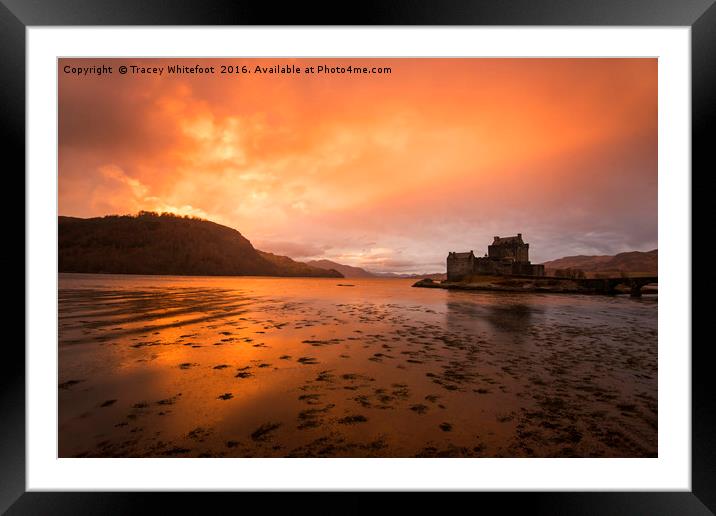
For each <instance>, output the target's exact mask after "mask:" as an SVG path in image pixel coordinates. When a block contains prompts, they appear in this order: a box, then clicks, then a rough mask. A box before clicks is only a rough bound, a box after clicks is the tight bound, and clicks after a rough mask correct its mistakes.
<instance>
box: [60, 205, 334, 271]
mask: <svg viewBox="0 0 716 516" xmlns="http://www.w3.org/2000/svg"><path fill="white" fill-rule="evenodd" d="M58 240H59V253H58V263H59V272H79V273H103V274H166V275H180V276H287V277H288V276H290V277H298V276H304V277H318V278H342V277H343V275H342V274H341V273H340V272H338V271H336V270H326V269H321V268H318V267H311V266H309V265H306V264H305V263H302V262H297V261H294V260H292V259H291V258H288V257H286V256H278V255H274V254H271V253H265V252H263V251H259V250H258V249H255V248H254V246H253V245H251V242H249V240H248V239H246V238H245V237H244V236H242V235H241V233H239V232H238V231H236V230H235V229H232V228H229V227H226V226H222V225H220V224H216V223H214V222H210V221H208V220H202V219H198V218H196V217H181V216H177V215H173V214H169V213H162V214H161V215H160V214H157V213H153V212H145V211H143V212H139V214H138V215H136V216H134V215H122V216H120V215H107V216H105V217H95V218H89V219H81V218H75V217H59V218H58Z"/></svg>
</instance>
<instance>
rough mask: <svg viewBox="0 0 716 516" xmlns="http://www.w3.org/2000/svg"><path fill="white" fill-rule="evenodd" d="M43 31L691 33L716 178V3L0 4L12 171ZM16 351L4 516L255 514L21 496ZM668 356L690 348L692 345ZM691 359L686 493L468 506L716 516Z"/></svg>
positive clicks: (1, 116)
mask: <svg viewBox="0 0 716 516" xmlns="http://www.w3.org/2000/svg"><path fill="white" fill-rule="evenodd" d="M337 7H338V9H337ZM42 25H52V26H82V25H100V26H101V25H203V26H206V25H448V26H450V25H554V26H564V25H572V26H596V25H604V26H609V25H615V26H688V27H691V38H692V39H691V52H692V53H691V73H692V178H693V176H694V174H693V170H700V171H701V172H700V173H701V174H702V175H704V176H705V175H706V173H707V171H713V170H715V169H716V167H715V166H714V165H715V163H714V158H713V153H712V149H711V147H712V146H713V145H712V143H711V141H710V139H709V138H708V136H707V128H708V126H709V125H712V126H713V125H716V116H714V115H715V114H714V105H715V103H714V97H716V5H714V0H602V1H594V0H547V1H545V0H542V1H537V0H492V1H468V0H448V1H426V0H399V1H396V0H392V1H388V0H386V1H383V2H380V1H369V2H362V3H361V4H360V5H359V6H358V5H356V6H355V7H354V8H351V4H340V3H337V2H336V3H332V4H328V5H323V4H322V3H310V4H304V3H285V4H278V5H274V4H273V3H271V2H242V1H210V0H204V1H202V2H197V1H190V0H174V1H169V2H167V1H163V0H121V1H120V0H54V1H53V0H0V120H2V122H1V123H0V141H1V142H3V143H4V144H5V145H6V149H7V150H6V152H5V153H4V154H5V158H6V159H7V158H10V157H11V158H15V159H14V160H12V162H14V163H16V169H20V168H21V169H23V170H24V167H25V80H26V79H25V29H26V27H28V26H42ZM8 172H10V171H8ZM13 173H14V171H13ZM23 188H24V187H23ZM23 198H24V196H23ZM23 248H24V247H23ZM689 256H691V252H690V250H689ZM25 258H26V259H27V257H25ZM25 273H26V274H27V270H25ZM26 280H27V276H26ZM689 282H690V283H691V278H690V277H689ZM702 288H705V286H704V287H702ZM692 318H693V317H692ZM9 344H10V343H8V342H6V343H5V345H6V346H7V348H8V350H7V352H8V353H9V354H10V358H9V361H8V364H13V365H12V366H9V365H6V367H5V368H4V369H5V370H4V372H3V374H2V375H0V383H1V384H2V388H1V390H0V415H1V417H2V424H1V425H0V511H2V512H5V511H7V513H8V514H77V513H83V514H84V513H88V514H100V513H101V514H128V513H136V512H143V510H147V509H150V507H151V505H154V504H155V503H157V502H159V503H160V504H161V505H162V509H163V510H165V511H169V510H173V508H174V507H177V508H181V510H182V512H184V511H191V510H192V509H196V510H197V512H198V511H201V512H203V511H205V510H206V509H207V505H206V503H207V500H206V498H207V497H208V496H212V497H220V498H222V499H223V501H229V499H228V497H236V496H243V497H246V499H245V500H243V502H244V503H253V502H254V500H253V499H254V498H255V496H256V495H255V494H250V493H243V494H240V493H220V494H219V493H214V494H210V493H201V494H192V495H189V494H188V493H119V492H115V493H97V492H94V493H77V492H73V493H69V492H63V493H60V492H26V488H25V468H26V462H25V380H26V379H25V367H24V364H25V355H24V350H23V349H21V348H20V347H19V346H17V345H13V346H10V345H9ZM672 344H673V345H684V346H686V345H689V346H690V345H691V342H681V343H672ZM704 344H709V342H705V343H704ZM691 350H692V463H691V465H692V490H691V491H690V492H658V491H654V492H624V493H614V492H610V493H599V492H588V493H577V492H569V493H555V492H541V493H538V492H531V493H479V494H471V495H470V496H471V497H472V496H478V497H479V499H478V502H477V503H479V504H480V505H479V507H480V509H481V510H484V508H485V507H487V506H489V505H496V506H497V507H499V510H500V512H505V511H507V512H508V513H510V512H513V511H514V510H515V509H520V510H525V509H527V510H529V511H530V512H534V513H537V514H651V515H660V514H713V513H714V512H716V446H715V444H716V443H714V418H715V414H716V401H715V400H714V397H713V396H711V376H712V372H711V369H712V366H711V363H710V361H709V360H708V359H707V358H708V357H707V356H706V355H707V353H708V351H706V349H704V346H702V347H698V346H692V348H691ZM300 496H301V497H303V502H302V503H307V504H309V505H306V507H311V506H313V507H321V505H318V506H316V505H313V504H316V503H319V504H323V503H324V502H322V501H320V502H319V501H317V500H314V499H313V498H314V497H316V496H319V494H315V493H314V494H311V493H303V494H301V495H300ZM379 496H381V495H379V494H374V493H370V494H361V493H352V494H348V495H346V497H350V500H344V501H341V502H340V503H339V505H333V509H331V508H330V505H329V506H326V512H334V511H338V512H341V513H350V512H359V511H360V512H365V511H366V510H367V508H368V507H369V506H370V505H373V503H374V501H375V500H376V499H377V497H379ZM461 496H465V495H461ZM412 498H413V500H415V501H417V503H419V504H420V505H421V507H422V508H423V509H428V510H429V509H431V507H430V505H431V504H432V503H443V502H435V501H432V500H430V501H428V500H426V499H425V497H424V496H422V495H419V494H416V495H415V496H413V497H412ZM232 499H233V498H232ZM212 502H215V500H212ZM455 502H457V503H460V501H455ZM467 503H469V504H474V503H475V501H469V502H467ZM150 504H151V505H150ZM485 504H488V505H485ZM436 507H437V506H436ZM474 507H475V508H477V507H478V506H474ZM237 508H238V507H237ZM436 510H437V509H436Z"/></svg>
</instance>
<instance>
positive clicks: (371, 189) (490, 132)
mask: <svg viewBox="0 0 716 516" xmlns="http://www.w3.org/2000/svg"><path fill="white" fill-rule="evenodd" d="M177 63H180V64H184V65H189V66H194V65H196V64H200V65H202V66H212V65H213V66H215V67H218V66H219V65H221V64H234V63H236V64H246V65H248V66H249V67H250V68H252V69H253V67H254V66H255V65H256V64H260V65H261V66H271V65H275V64H281V65H283V64H296V65H300V66H301V67H306V66H312V65H313V66H316V65H319V64H326V65H329V66H335V65H348V64H352V65H353V66H356V65H358V66H368V67H373V66H389V67H391V68H392V73H390V74H381V75H378V74H373V75H359V76H355V75H349V74H343V75H315V74H314V75H311V74H302V75H276V74H273V75H259V74H250V75H219V74H214V75H206V76H203V75H169V74H167V72H166V70H165V71H164V74H163V75H162V76H155V75H151V76H144V77H140V76H133V75H130V74H127V75H120V74H118V73H117V67H118V66H119V65H121V64H127V65H129V64H137V65H142V66H164V67H166V66H167V65H168V64H177ZM102 64H106V65H110V66H113V67H114V73H113V74H111V75H110V74H105V75H101V76H96V75H88V76H77V75H72V74H65V73H63V69H64V67H65V66H66V65H70V66H93V65H102ZM139 210H151V211H160V212H161V211H170V212H174V213H178V214H189V215H196V216H199V217H202V218H206V219H209V220H212V221H215V222H218V223H221V224H225V225H227V226H230V227H233V228H235V229H237V230H238V231H240V232H241V233H242V234H243V235H244V236H245V237H247V238H248V239H249V240H251V242H252V243H253V244H254V246H255V247H257V248H258V249H261V250H264V251H270V252H275V253H278V254H283V255H287V256H290V257H292V258H294V259H297V260H301V261H306V260H310V259H321V258H326V259H330V260H334V261H337V262H340V263H345V264H349V265H357V266H361V267H365V268H367V269H370V270H374V271H392V272H432V271H441V270H445V257H446V256H447V253H448V251H465V250H470V249H473V250H475V252H476V253H477V254H483V253H484V252H486V251H487V245H488V244H489V243H491V241H492V237H493V235H513V234H516V233H518V232H520V233H522V234H523V237H524V238H525V240H526V241H527V242H529V243H530V258H531V260H532V261H533V262H534V263H540V262H542V261H545V260H551V259H555V258H559V257H562V256H568V255H575V254H614V253H617V252H621V251H630V250H641V251H647V250H651V249H654V248H656V247H657V61H656V59H298V60H288V59H263V58H261V59H255V60H252V59H241V60H230V59H220V60H219V59H217V60H213V59H200V60H196V59H192V60H168V59H160V60H144V59H134V60H114V59H106V60H97V59H61V60H60V62H59V212H60V215H69V216H76V217H93V216H102V215H107V214H128V213H136V212H137V211H139Z"/></svg>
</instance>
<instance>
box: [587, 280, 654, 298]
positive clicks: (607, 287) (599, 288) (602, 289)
mask: <svg viewBox="0 0 716 516" xmlns="http://www.w3.org/2000/svg"><path fill="white" fill-rule="evenodd" d="M574 281H576V282H577V283H579V285H581V286H583V287H586V288H588V289H590V290H593V291H594V292H599V293H603V294H615V293H616V287H617V286H618V285H626V286H628V287H629V288H630V289H631V296H632V297H641V288H642V287H643V286H644V285H649V284H650V283H658V277H657V276H637V277H633V278H621V277H620V278H580V279H575V280H574Z"/></svg>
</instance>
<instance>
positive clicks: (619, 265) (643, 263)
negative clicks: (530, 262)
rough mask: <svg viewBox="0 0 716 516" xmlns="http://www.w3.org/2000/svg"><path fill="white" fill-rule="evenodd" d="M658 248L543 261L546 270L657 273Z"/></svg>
mask: <svg viewBox="0 0 716 516" xmlns="http://www.w3.org/2000/svg"><path fill="white" fill-rule="evenodd" d="M658 265H659V255H658V250H657V249H654V250H653V251H648V252H642V251H631V252H627V253H619V254H616V255H614V256H584V255H580V256H566V257H564V258H559V259H557V260H552V261H549V262H545V263H544V268H545V269H547V270H554V269H581V270H583V271H584V272H645V273H650V274H657V271H658Z"/></svg>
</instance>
